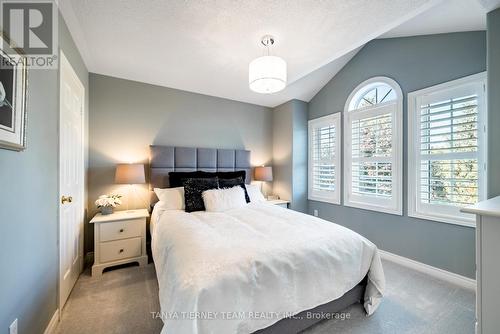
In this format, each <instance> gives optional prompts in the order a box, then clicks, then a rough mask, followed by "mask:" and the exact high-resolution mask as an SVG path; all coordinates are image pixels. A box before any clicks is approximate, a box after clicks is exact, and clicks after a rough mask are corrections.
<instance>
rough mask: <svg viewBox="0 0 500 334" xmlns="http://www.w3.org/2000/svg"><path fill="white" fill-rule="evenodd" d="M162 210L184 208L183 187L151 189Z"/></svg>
mask: <svg viewBox="0 0 500 334" xmlns="http://www.w3.org/2000/svg"><path fill="white" fill-rule="evenodd" d="M153 190H154V192H155V194H156V196H158V199H159V200H160V202H159V203H158V204H159V205H161V207H162V209H164V210H184V187H178V188H165V189H161V188H154V189H153Z"/></svg>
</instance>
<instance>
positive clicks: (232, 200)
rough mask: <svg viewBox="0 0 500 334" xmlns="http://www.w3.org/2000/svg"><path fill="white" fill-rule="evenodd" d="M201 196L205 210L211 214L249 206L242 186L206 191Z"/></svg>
mask: <svg viewBox="0 0 500 334" xmlns="http://www.w3.org/2000/svg"><path fill="white" fill-rule="evenodd" d="M201 196H202V197H203V203H204V204H205V210H206V211H209V212H222V211H227V210H230V209H236V208H241V207H242V206H244V205H245V204H247V201H246V200H245V191H244V190H243V188H242V187H240V186H235V187H232V188H224V189H211V190H206V191H204V192H203V193H202V194H201Z"/></svg>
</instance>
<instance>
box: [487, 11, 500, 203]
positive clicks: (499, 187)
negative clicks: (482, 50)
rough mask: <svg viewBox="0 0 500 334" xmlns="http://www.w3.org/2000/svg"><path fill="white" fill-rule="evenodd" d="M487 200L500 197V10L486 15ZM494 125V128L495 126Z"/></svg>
mask: <svg viewBox="0 0 500 334" xmlns="http://www.w3.org/2000/svg"><path fill="white" fill-rule="evenodd" d="M487 25H488V30H487V40H488V42H487V44H488V56H487V59H488V60H487V68H488V124H489V131H488V167H487V169H488V198H491V197H495V196H498V195H500V173H499V169H500V145H498V143H500V131H499V129H498V125H499V124H500V94H499V92H500V8H498V9H496V10H494V11H491V12H489V13H488V15H487ZM493 124H494V125H493ZM495 125H496V126H495Z"/></svg>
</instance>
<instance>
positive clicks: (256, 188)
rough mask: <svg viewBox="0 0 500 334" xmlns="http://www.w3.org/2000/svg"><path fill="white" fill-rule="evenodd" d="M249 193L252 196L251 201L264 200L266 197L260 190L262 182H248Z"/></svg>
mask: <svg viewBox="0 0 500 334" xmlns="http://www.w3.org/2000/svg"><path fill="white" fill-rule="evenodd" d="M245 186H246V188H247V194H248V197H250V202H251V203H253V202H263V201H265V200H266V199H265V198H264V195H262V192H261V191H260V184H246V185H245Z"/></svg>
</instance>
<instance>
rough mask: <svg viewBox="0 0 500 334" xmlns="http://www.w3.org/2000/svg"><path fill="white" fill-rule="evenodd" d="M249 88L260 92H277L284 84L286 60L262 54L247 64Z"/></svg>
mask: <svg viewBox="0 0 500 334" xmlns="http://www.w3.org/2000/svg"><path fill="white" fill-rule="evenodd" d="M248 84H249V86H250V89H251V90H253V91H254V92H257V93H261V94H272V93H276V92H279V91H280V90H282V89H284V88H285V86H286V62H285V61H284V60H283V59H281V58H280V57H276V56H263V57H259V58H256V59H254V60H252V62H251V63H250V65H249V66H248Z"/></svg>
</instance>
